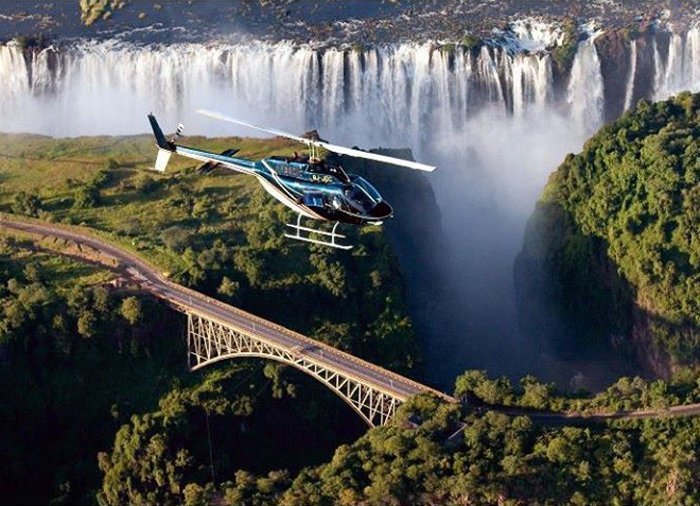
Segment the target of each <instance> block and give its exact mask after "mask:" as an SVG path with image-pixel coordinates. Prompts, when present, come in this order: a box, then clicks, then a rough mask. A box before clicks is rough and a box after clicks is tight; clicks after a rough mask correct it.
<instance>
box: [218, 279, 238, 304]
mask: <svg viewBox="0 0 700 506" xmlns="http://www.w3.org/2000/svg"><path fill="white" fill-rule="evenodd" d="M240 289H241V284H240V283H239V282H238V281H232V280H231V278H229V277H228V276H224V277H223V279H222V280H221V284H220V285H219V288H218V290H217V291H216V292H217V293H219V294H221V295H226V296H227V297H230V298H232V299H233V298H235V297H236V296H237V295H238V291H239V290H240Z"/></svg>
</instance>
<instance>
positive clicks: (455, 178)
mask: <svg viewBox="0 0 700 506" xmlns="http://www.w3.org/2000/svg"><path fill="white" fill-rule="evenodd" d="M664 40H666V42H665V43H664V44H659V45H657V44H656V42H655V40H654V39H653V38H648V39H645V40H643V41H642V42H637V41H634V42H632V43H630V44H629V46H628V52H627V53H626V56H625V57H626V58H628V59H629V60H630V61H629V64H628V68H629V69H630V70H629V71H628V72H627V75H626V76H625V82H624V83H622V84H621V85H620V89H622V90H623V92H622V96H621V97H620V98H619V101H620V100H621V101H622V102H623V106H622V107H629V106H631V105H632V104H633V103H635V102H636V100H637V99H639V98H641V97H643V96H647V97H648V98H660V97H662V96H666V95H668V94H670V93H673V92H675V91H678V90H681V89H685V88H695V89H697V88H698V86H700V44H699V43H698V42H700V31H698V30H697V29H691V30H690V31H688V32H687V33H683V34H678V35H673V36H671V37H670V38H666V39H664ZM638 44H639V45H640V46H641V45H645V47H646V51H645V50H642V49H644V48H641V49H640V47H638ZM652 44H653V47H652ZM649 55H651V56H649ZM604 57H605V55H599V54H598V50H597V49H596V46H595V44H594V43H593V41H592V38H587V39H585V40H583V41H582V42H580V43H579V46H578V49H577V52H576V55H575V57H574V59H573V61H572V62H570V64H569V67H568V68H567V70H566V72H564V73H563V74H562V73H561V72H557V70H556V68H555V64H554V62H553V59H552V57H551V55H550V54H548V53H547V52H546V51H533V52H532V53H528V52H517V51H513V50H512V48H506V47H498V46H494V47H488V46H483V47H481V48H480V49H475V50H464V49H462V48H459V47H456V48H454V47H450V48H442V49H440V48H436V47H435V46H434V45H433V44H401V45H388V46H384V47H378V48H374V49H363V50H344V51H341V50H334V49H325V50H316V49H312V48H305V47H299V46H297V45H293V44H287V43H274V44H271V43H247V44H238V45H223V44H222V45H216V44H215V45H206V46H205V45H200V44H172V45H157V46H139V45H132V44H128V43H117V42H113V41H103V42H89V41H85V42H82V43H80V44H78V45H77V46H75V47H72V48H70V49H68V48H61V47H59V48H54V49H48V50H45V51H43V52H42V53H39V54H35V55H34V56H29V55H28V54H26V53H24V52H23V51H22V50H21V49H19V48H17V47H13V46H0V82H3V83H5V84H4V85H3V88H2V90H0V131H27V132H36V133H45V134H49V135H54V136H76V135H95V134H110V135H118V134H134V133H143V132H147V131H148V130H147V128H148V125H147V123H146V119H145V114H146V113H147V112H150V111H153V112H154V113H156V115H157V116H158V118H159V120H160V122H161V124H162V125H163V126H164V127H166V129H168V130H172V129H173V126H174V125H176V124H177V122H179V121H182V122H183V123H185V126H186V130H185V134H188V133H198V134H204V135H208V136H215V135H256V134H255V133H254V132H251V131H247V130H245V129H242V128H238V129H237V128H234V127H232V126H231V125H228V124H221V123H216V122H214V121H212V120H210V119H208V118H203V117H200V116H197V115H196V114H194V111H195V110H196V109H198V108H201V107H203V108H209V109H218V110H221V111H222V112H225V113H228V114H232V115H235V116H237V117H240V118H242V119H244V120H247V121H250V122H252V123H257V124H263V125H269V126H274V127H277V128H280V129H283V130H287V131H290V132H302V131H305V130H308V129H310V128H318V129H319V131H320V132H321V134H322V135H323V137H325V138H328V139H329V140H332V141H334V142H338V143H344V144H347V145H351V146H352V145H360V146H362V147H367V148H369V147H375V146H385V147H405V146H409V147H411V148H412V149H413V152H414V155H415V157H416V158H417V159H419V160H420V161H424V162H428V163H431V162H432V163H436V164H437V165H438V166H439V167H440V169H439V170H438V171H437V172H435V173H433V174H430V175H428V176H427V177H428V178H429V181H430V183H431V185H432V187H433V190H434V191H435V193H436V196H437V201H438V203H439V206H440V212H441V215H442V222H441V223H435V224H434V226H435V227H441V228H442V232H443V236H444V242H442V243H441V244H439V245H436V244H434V243H431V242H430V241H427V239H426V240H424V239H422V238H421V237H420V236H414V241H415V242H414V243H413V244H401V243H395V247H396V248H397V250H398V253H399V256H400V257H401V256H402V255H404V256H405V255H406V251H407V250H410V249H413V248H417V249H420V250H421V251H423V252H426V255H425V256H426V257H428V258H430V259H432V261H431V263H430V264H429V265H424V266H422V268H423V269H426V270H427V271H428V272H435V273H436V276H435V278H434V279H435V280H436V283H437V282H438V281H437V280H440V281H439V282H440V283H443V280H444V281H445V282H444V284H441V286H439V287H430V288H431V289H430V290H428V288H429V287H425V286H418V285H417V282H416V281H415V280H414V277H412V273H411V272H410V271H409V272H405V276H406V278H407V282H408V284H409V296H410V297H411V298H412V300H411V307H412V310H413V317H414V319H415V321H416V325H417V327H418V329H419V330H420V338H421V340H422V343H423V348H424V355H425V356H426V364H425V365H426V373H427V376H428V379H429V380H430V381H432V382H434V383H438V384H444V385H450V384H451V383H452V381H453V378H454V376H455V375H456V374H458V373H460V372H461V371H462V370H464V369H465V368H486V369H488V370H489V371H490V372H492V373H496V374H499V373H504V374H509V375H513V376H516V375H522V374H525V373H534V374H537V375H539V376H542V377H544V378H547V379H556V380H558V381H559V382H560V383H562V384H566V382H567V381H568V380H569V379H570V378H571V377H572V376H573V375H575V374H576V373H577V372H579V370H578V369H575V367H579V366H580V367H582V368H583V369H581V370H583V371H585V374H589V372H588V369H586V367H587V366H586V364H581V363H576V365H575V367H574V368H572V367H570V366H568V365H566V364H563V363H562V362H559V361H557V359H556V358H555V357H552V356H551V355H550V351H549V350H548V349H547V348H546V346H544V347H542V343H538V344H537V345H535V344H534V343H532V342H531V341H529V340H528V338H527V337H526V336H522V335H521V334H520V332H519V331H518V326H517V315H516V310H515V294H514V288H513V260H514V258H515V256H516V254H517V252H518V251H519V249H520V245H521V243H522V237H523V231H524V226H525V222H526V220H527V218H528V216H529V215H530V213H531V212H532V209H533V206H534V203H535V201H536V199H537V196H538V195H539V193H540V191H541V189H542V187H543V186H544V184H545V182H546V178H547V176H548V175H549V174H550V173H551V172H552V171H553V170H554V169H555V168H556V166H557V165H558V164H559V162H560V161H561V160H562V159H563V158H564V156H565V155H566V153H569V152H575V151H578V150H580V148H581V146H582V144H583V142H584V140H585V139H586V138H587V137H588V136H589V135H590V134H591V133H593V132H594V131H595V130H596V129H597V128H598V127H599V126H600V125H602V123H603V121H604V119H605V118H606V117H608V116H609V115H606V100H605V99H606V95H605V94H606V89H605V86H604V83H605V76H604V75H603V72H602V71H601V59H603V58H604ZM645 58H646V59H648V58H651V61H647V60H644V59H645ZM649 69H652V70H651V71H650V70H649ZM643 73H646V74H644V75H643ZM643 80H647V81H650V82H652V83H653V85H652V86H651V87H650V88H649V89H650V90H651V91H645V90H644V89H643V88H642V87H641V85H640V84H638V83H640V82H641V81H643ZM622 107H621V108H622ZM397 177H399V175H398V173H397ZM380 191H381V188H380ZM396 213H397V218H396V220H395V221H396V222H397V223H390V224H388V225H387V226H388V227H389V228H391V227H396V226H402V227H409V228H410V226H411V224H410V223H405V222H400V220H401V209H396ZM402 250H403V251H402ZM413 267H415V266H413ZM438 274H439V276H438ZM415 279H420V280H421V281H420V283H425V277H424V276H416V277H415ZM428 279H429V278H428ZM427 293H430V294H433V293H437V294H438V298H437V299H434V298H433V297H432V295H431V296H430V297H429V296H427V295H426V294H427ZM589 365H590V364H589ZM600 368H608V369H610V370H609V372H608V374H609V375H610V377H613V376H615V375H616V371H614V370H613V368H611V367H608V365H606V364H603V365H602V366H601V367H599V369H600ZM594 369H595V368H594ZM599 373H600V374H603V372H600V371H599ZM607 379H610V378H602V380H607Z"/></svg>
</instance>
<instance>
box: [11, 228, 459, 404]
mask: <svg viewBox="0 0 700 506" xmlns="http://www.w3.org/2000/svg"><path fill="white" fill-rule="evenodd" d="M0 225H2V226H3V227H6V228H9V229H14V230H19V231H23V232H26V233H30V234H34V235H40V236H49V237H57V238H60V239H63V240H66V241H71V242H73V243H75V244H78V245H82V246H87V247H89V248H92V249H93V250H96V251H98V252H99V253H100V255H101V256H105V257H109V258H112V259H114V260H115V261H117V262H118V264H119V265H120V267H121V268H122V270H123V271H124V272H126V273H128V275H129V277H130V278H132V279H133V280H134V281H136V282H137V283H139V285H140V286H141V287H142V288H143V289H145V290H147V291H148V292H150V293H151V294H153V295H155V296H157V297H159V298H161V299H164V300H166V301H168V302H169V303H171V304H174V305H176V306H179V307H181V308H183V309H184V310H185V311H188V312H190V313H194V314H198V315H200V316H203V317H206V318H208V319H211V320H214V321H218V322H220V323H223V324H224V325H227V326H232V327H235V328H238V329H240V330H241V331H243V332H247V333H249V334H252V335H255V336H256V337H258V338H261V339H265V340H267V341H269V342H270V343H271V344H273V345H275V346H279V347H282V348H286V349H288V350H289V351H291V352H294V353H303V354H304V356H305V358H307V359H311V360H313V361H314V362H317V363H318V364H320V365H322V366H323V367H326V368H328V369H331V370H334V371H336V372H338V373H340V374H342V375H344V376H347V377H349V378H352V379H354V380H357V381H360V382H362V383H364V384H366V385H367V386H371V387H372V388H375V389H377V390H380V391H383V392H385V393H388V394H390V395H392V396H394V397H396V398H397V399H399V400H401V401H405V400H406V399H408V398H409V397H411V396H414V395H416V394H419V393H425V392H429V393H432V394H434V395H437V396H439V397H441V398H442V399H444V400H446V401H449V402H457V400H456V399H454V398H453V397H450V396H448V395H446V394H444V393H442V392H439V391H437V390H434V389H432V388H430V387H428V386H426V385H422V384H420V383H418V382H416V381H413V380H410V379H408V378H406V377H404V376H401V375H400V374H397V373H394V372H391V371H388V370H386V369H383V368H381V367H379V366H377V365H374V364H372V363H370V362H367V361H365V360H361V359H359V358H357V357H355V356H353V355H351V354H349V353H346V352H343V351H340V350H338V349H336V348H333V347H332V346H329V345H327V344H324V343H321V342H320V341H316V340H314V339H311V338H309V337H306V336H304V335H301V334H298V333H296V332H293V331H291V330H289V329H286V328H284V327H282V326H281V325H277V324H275V323H273V322H270V321H268V320H265V319H263V318H259V317H257V316H255V315H252V314H250V313H246V312H245V311H242V310H240V309H238V308H235V307H233V306H230V305H228V304H224V303H223V302H221V301H218V300H216V299H212V298H211V297H208V296H206V295H204V294H201V293H199V292H196V291H194V290H191V289H189V288H186V287H184V286H181V285H178V284H177V283H173V282H172V281H170V280H168V279H167V278H166V277H165V276H164V275H162V274H161V273H160V272H158V271H157V270H156V269H155V268H154V267H152V266H150V265H148V264H147V263H146V262H144V261H143V260H141V259H139V258H138V257H137V256H136V255H134V254H132V253H130V252H128V251H125V250H123V249H122V248H120V247H118V246H115V245H113V244H111V243H109V242H107V241H106V240H103V239H100V238H97V237H95V236H92V235H86V234H85V233H84V232H82V231H80V232H77V231H74V230H70V229H68V228H65V227H63V226H58V225H55V224H51V223H46V224H43V223H42V224H40V223H34V222H24V221H17V220H13V219H11V218H8V217H6V216H4V215H2V216H0Z"/></svg>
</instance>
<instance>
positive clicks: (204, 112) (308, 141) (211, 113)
mask: <svg viewBox="0 0 700 506" xmlns="http://www.w3.org/2000/svg"><path fill="white" fill-rule="evenodd" d="M197 112H198V113H199V114H202V115H204V116H209V117H210V118H214V119H218V120H221V121H227V122H229V123H235V124H236V125H243V126H247V127H248V128H253V129H255V130H260V131H261V132H267V133H269V134H273V135H277V136H279V137H287V138H288V139H292V140H295V141H297V142H301V143H304V144H306V145H307V146H310V145H311V144H314V145H317V144H318V143H317V142H314V141H312V140H311V139H305V138H304V137H299V136H298V135H293V134H290V133H287V132H283V131H282V130H277V129H276V128H268V127H262V126H258V125H253V124H252V123H246V122H245V121H241V120H239V119H235V118H232V117H230V116H226V115H225V114H221V113H220V112H216V111H208V110H206V109H198V110H197Z"/></svg>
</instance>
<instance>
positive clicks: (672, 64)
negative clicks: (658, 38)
mask: <svg viewBox="0 0 700 506" xmlns="http://www.w3.org/2000/svg"><path fill="white" fill-rule="evenodd" d="M684 90H691V91H698V90H700V27H698V26H697V25H696V26H694V27H692V28H690V29H689V30H688V32H687V33H686V34H684V35H682V34H675V33H674V34H672V35H671V39H670V41H669V46H668V55H667V57H666V65H665V66H664V65H663V63H662V58H661V55H660V54H659V51H658V47H657V46H656V44H655V43H654V97H653V98H654V100H662V99H664V98H667V97H669V96H670V95H674V94H676V93H679V92H681V91H684Z"/></svg>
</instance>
